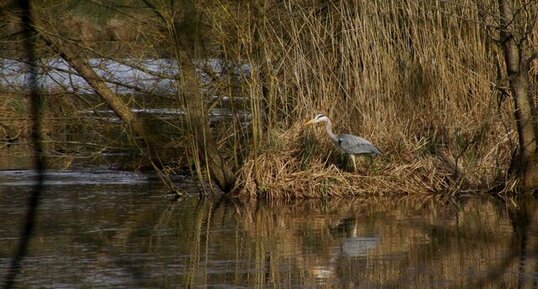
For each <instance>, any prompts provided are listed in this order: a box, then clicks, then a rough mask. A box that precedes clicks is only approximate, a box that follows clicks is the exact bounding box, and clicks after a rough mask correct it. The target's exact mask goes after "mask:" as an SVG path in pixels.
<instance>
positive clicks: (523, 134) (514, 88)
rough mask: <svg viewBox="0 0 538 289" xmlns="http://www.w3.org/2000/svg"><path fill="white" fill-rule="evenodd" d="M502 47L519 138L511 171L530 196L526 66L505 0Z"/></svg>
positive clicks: (534, 167)
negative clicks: (516, 154)
mask: <svg viewBox="0 0 538 289" xmlns="http://www.w3.org/2000/svg"><path fill="white" fill-rule="evenodd" d="M498 3H499V12H500V29H501V30H500V32H501V35H500V36H501V44H502V48H503V52H504V59H505V62H506V70H507V74H508V80H509V82H510V90H511V93H512V97H513V99H514V106H515V107H514V116H515V119H516V126H517V132H518V137H519V153H518V156H517V158H518V159H517V160H516V166H515V167H514V170H515V172H516V174H517V175H518V176H519V178H520V189H521V190H522V191H523V192H527V193H530V192H532V191H533V190H534V189H536V188H538V156H537V143H536V129H535V127H534V123H535V122H534V120H535V116H534V115H533V109H532V102H531V99H530V95H529V89H528V88H529V63H528V59H526V57H525V54H524V50H523V47H522V43H523V42H526V41H527V40H526V39H523V40H521V41H519V43H518V41H517V40H516V39H515V38H514V33H513V32H514V31H513V29H514V25H515V23H514V22H515V21H514V18H515V15H514V11H513V9H512V6H511V4H512V3H509V1H508V0H498Z"/></svg>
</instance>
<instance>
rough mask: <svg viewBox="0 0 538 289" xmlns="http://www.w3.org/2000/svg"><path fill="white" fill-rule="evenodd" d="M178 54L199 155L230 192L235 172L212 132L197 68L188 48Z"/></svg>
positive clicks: (220, 185)
mask: <svg viewBox="0 0 538 289" xmlns="http://www.w3.org/2000/svg"><path fill="white" fill-rule="evenodd" d="M178 54H179V55H178V58H179V68H180V71H181V78H180V80H179V82H180V83H179V90H180V94H181V96H182V99H183V102H184V104H185V106H186V108H187V113H188V115H189V121H190V127H189V130H190V132H191V133H192V135H193V137H194V142H195V146H197V149H198V156H199V157H200V159H202V160H203V161H205V164H206V168H207V169H208V170H209V173H210V174H211V177H212V178H213V179H214V180H215V182H216V183H217V185H218V186H219V187H220V189H221V190H223V191H224V192H226V193H228V192H229V191H230V190H231V189H232V187H233V185H234V177H233V173H232V171H231V169H230V166H229V165H228V164H227V163H226V161H225V160H224V158H223V157H222V155H221V154H220V152H219V150H218V147H217V142H216V141H215V139H214V138H213V136H212V135H211V131H210V129H209V118H208V112H207V111H206V109H205V105H204V100H203V97H202V94H201V89H200V85H199V82H198V76H197V73H196V69H195V67H194V64H193V63H192V61H191V60H190V58H189V57H188V56H187V55H186V52H185V51H184V50H180V51H179V52H178Z"/></svg>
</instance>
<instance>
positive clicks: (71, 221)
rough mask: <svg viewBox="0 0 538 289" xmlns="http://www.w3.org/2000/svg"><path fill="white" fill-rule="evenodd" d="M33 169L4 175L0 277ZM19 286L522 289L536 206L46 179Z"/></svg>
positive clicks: (142, 179)
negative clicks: (187, 190) (190, 193)
mask: <svg viewBox="0 0 538 289" xmlns="http://www.w3.org/2000/svg"><path fill="white" fill-rule="evenodd" d="M32 177H33V173H32V172H31V171H28V170H7V171H0V272H2V277H4V276H5V272H6V271H7V267H8V264H9V261H10V258H11V256H12V254H13V252H14V250H15V248H16V246H17V242H18V235H19V230H20V226H21V224H22V221H23V217H24V213H25V210H26V201H27V200H26V198H27V197H28V195H29V191H30V189H31V184H32V181H31V180H32ZM45 185H46V190H45V192H44V194H43V198H42V202H41V205H40V207H39V218H38V224H37V231H36V233H35V236H34V238H33V239H32V242H31V245H30V249H29V255H28V256H27V258H26V259H24V262H23V269H22V271H21V273H20V274H19V276H18V279H17V283H16V284H17V287H18V288H465V287H467V288H518V287H519V288H521V287H532V286H533V285H536V282H537V280H538V278H537V273H536V268H537V266H536V265H537V262H536V249H537V248H538V246H537V245H538V242H537V239H538V238H537V233H536V232H537V230H536V226H535V225H536V223H537V218H536V216H535V215H534V211H536V210H535V209H536V208H537V207H538V206H537V205H536V203H530V204H529V205H528V206H526V207H525V206H524V207H518V208H519V209H515V208H514V207H515V205H514V204H509V205H506V204H503V203H502V202H499V201H495V200H468V201H464V202H462V203H459V204H452V205H450V204H448V205H447V204H444V205H440V204H436V203H434V202H431V201H428V200H424V198H422V199H421V198H417V199H414V200H411V199H407V200H398V201H391V202H388V201H378V202H364V201H359V200H356V201H354V200H334V201H302V202H299V201H296V202H292V203H271V204H266V203H251V204H238V203H233V202H230V201H224V200H219V199H218V198H203V199H200V198H198V197H189V198H185V199H182V200H179V201H177V202H170V201H169V200H168V199H167V198H166V197H165V192H166V191H165V190H164V188H163V187H161V186H160V185H159V183H158V181H156V180H154V179H152V178H150V177H148V176H146V175H143V174H137V173H131V172H121V171H112V170H75V171H49V172H48V173H47V180H46V183H45Z"/></svg>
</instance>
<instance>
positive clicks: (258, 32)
mask: <svg viewBox="0 0 538 289" xmlns="http://www.w3.org/2000/svg"><path fill="white" fill-rule="evenodd" d="M488 5H489V4H488ZM488 5H483V6H479V5H478V4H477V2H476V1H471V0H464V1H458V2H457V3H456V2H451V1H433V0H415V1H364V0H354V1H330V2H325V1H291V0H285V1H268V2H267V1H258V2H255V3H242V4H241V5H236V4H234V2H233V1H217V2H215V3H213V5H211V6H210V7H207V10H206V13H207V15H208V18H209V19H210V21H209V23H210V24H211V26H212V28H213V33H214V35H215V38H214V44H215V46H216V47H217V48H218V49H219V51H220V53H221V54H220V56H221V57H222V58H223V59H225V60H227V61H230V62H234V63H244V64H248V65H249V67H250V71H249V73H245V74H244V75H243V78H242V80H243V81H242V82H241V94H242V95H243V96H246V97H247V98H248V100H249V103H250V108H249V110H250V111H251V113H252V118H253V123H252V126H250V127H249V129H248V131H247V132H246V133H245V134H244V135H246V136H248V137H246V138H245V139H243V140H240V141H243V142H251V143H252V144H253V146H252V148H253V149H252V150H250V152H249V153H248V154H247V155H246V156H245V158H244V160H243V166H242V167H241V169H240V173H239V180H238V186H237V192H238V195H240V196H253V197H254V196H255V197H260V196H261V197H264V198H273V197H282V196H286V197H299V196H301V197H305V196H306V197H319V196H325V195H369V194H376V195H379V194H393V193H405V194H413V193H417V192H424V193H439V194H441V195H446V194H450V195H452V194H460V193H463V192H476V191H488V190H490V189H493V188H497V187H498V186H499V185H500V184H502V183H504V182H506V181H507V180H509V176H508V174H507V170H508V168H509V166H510V159H511V154H512V151H513V150H514V149H515V148H516V145H515V144H516V141H515V137H516V136H515V131H514V124H513V118H512V115H511V109H512V107H513V105H512V103H511V101H510V100H509V99H508V98H503V97H501V94H500V93H499V90H498V89H497V88H496V87H498V86H500V85H502V78H503V75H501V73H500V72H499V71H502V69H500V66H502V65H503V64H502V61H503V60H502V55H501V50H500V49H499V47H497V44H496V43H495V42H494V41H493V40H492V39H491V38H490V35H488V33H491V31H490V30H488V29H487V27H486V24H487V23H486V22H487V21H491V19H489V18H487V17H486V16H485V15H495V11H494V7H490V6H488ZM319 112H322V113H325V114H327V115H328V116H329V117H330V118H331V119H332V120H333V123H334V124H335V130H337V131H338V132H346V133H353V134H358V135H361V136H363V137H365V138H367V139H369V140H371V141H372V142H373V143H374V144H376V145H377V146H378V147H379V148H380V149H381V150H382V151H383V152H384V155H383V156H382V157H380V158H377V159H375V160H373V164H370V165H373V166H375V168H374V169H372V167H368V166H366V165H368V162H367V161H366V162H364V163H363V164H362V165H363V167H362V169H361V170H360V172H358V173H351V172H349V171H348V170H346V165H345V158H342V157H335V156H338V154H339V153H338V152H337V151H335V150H334V149H333V148H332V147H331V146H330V144H329V143H328V140H327V139H326V137H325V136H324V135H323V132H322V131H321V129H320V128H308V129H305V128H303V127H301V123H302V122H304V120H306V119H308V118H311V117H313V116H314V115H315V114H316V113H319ZM236 141H237V140H236ZM328 155H329V156H330V157H327V156H328Z"/></svg>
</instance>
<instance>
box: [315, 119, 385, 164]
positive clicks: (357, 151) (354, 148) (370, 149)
mask: <svg viewBox="0 0 538 289" xmlns="http://www.w3.org/2000/svg"><path fill="white" fill-rule="evenodd" d="M323 122H324V123H325V131H326V132H327V135H328V136H329V138H330V139H331V141H332V142H333V143H334V145H336V146H337V147H338V148H339V149H340V150H341V151H343V152H344V153H346V154H348V155H349V156H350V157H351V160H352V161H353V168H354V169H355V171H357V163H356V161H355V156H356V155H361V154H364V155H370V156H376V155H380V154H381V151H380V150H379V149H378V148H377V147H376V146H375V145H373V144H372V143H371V142H369V141H367V140H365V139H363V138H362V137H360V136H356V135H352V134H338V135H336V134H334V132H333V126H332V123H331V120H330V119H329V118H328V117H327V116H325V115H324V114H318V115H316V117H314V118H313V119H311V120H309V121H308V122H306V123H305V124H314V123H323Z"/></svg>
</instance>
